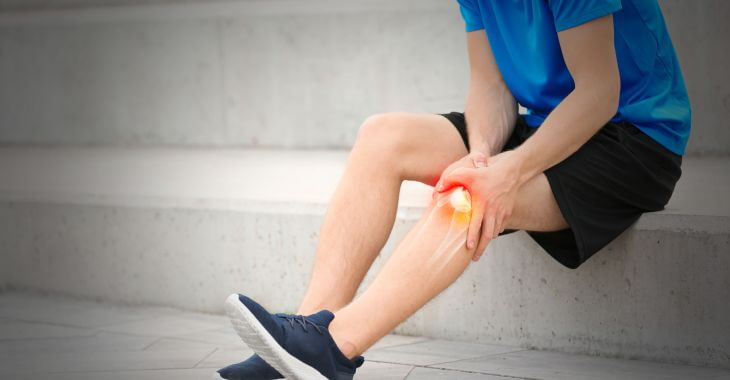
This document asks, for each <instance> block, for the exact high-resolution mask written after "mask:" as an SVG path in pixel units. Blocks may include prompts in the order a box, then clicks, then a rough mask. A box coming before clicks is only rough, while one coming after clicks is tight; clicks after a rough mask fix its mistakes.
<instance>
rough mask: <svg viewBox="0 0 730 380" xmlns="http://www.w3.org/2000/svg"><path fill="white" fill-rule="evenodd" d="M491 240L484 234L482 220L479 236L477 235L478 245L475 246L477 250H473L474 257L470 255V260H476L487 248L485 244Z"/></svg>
mask: <svg viewBox="0 0 730 380" xmlns="http://www.w3.org/2000/svg"><path fill="white" fill-rule="evenodd" d="M490 241H491V240H490V239H489V238H488V237H487V236H486V235H484V222H482V229H481V236H480V237H479V246H477V250H476V251H474V257H472V260H474V261H478V260H479V259H480V258H481V257H482V255H483V254H484V250H485V249H486V248H487V244H489V242H490Z"/></svg>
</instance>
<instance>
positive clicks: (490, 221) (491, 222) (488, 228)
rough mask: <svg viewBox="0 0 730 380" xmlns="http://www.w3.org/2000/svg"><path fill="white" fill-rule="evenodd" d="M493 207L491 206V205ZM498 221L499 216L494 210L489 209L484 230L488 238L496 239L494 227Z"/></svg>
mask: <svg viewBox="0 0 730 380" xmlns="http://www.w3.org/2000/svg"><path fill="white" fill-rule="evenodd" d="M490 208H491V207H490ZM496 222H497V216H496V215H495V212H494V210H489V211H487V214H486V215H485V217H484V232H483V235H484V236H485V237H486V238H487V239H490V240H491V239H494V229H495V228H496V227H497V226H496Z"/></svg>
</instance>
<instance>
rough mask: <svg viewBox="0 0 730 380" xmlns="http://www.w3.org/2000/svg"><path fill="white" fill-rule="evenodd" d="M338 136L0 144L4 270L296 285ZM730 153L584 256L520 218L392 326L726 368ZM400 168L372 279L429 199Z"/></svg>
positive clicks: (127, 285) (259, 291)
mask: <svg viewBox="0 0 730 380" xmlns="http://www.w3.org/2000/svg"><path fill="white" fill-rule="evenodd" d="M345 158H346V153H345V152H344V151H293V150H288V151H267V150H210V149H208V150H203V149H197V150H190V149H187V150H186V149H171V148H165V149H163V148H154V149H152V148H28V147H17V148H4V149H0V173H3V174H4V175H3V178H4V180H3V181H2V183H0V255H1V256H0V259H1V261H0V262H2V263H3V265H2V266H0V271H1V272H0V276H1V277H0V278H1V279H3V280H4V283H5V285H7V286H8V287H12V288H26V289H35V290H42V291H49V292H58V293H64V294H71V295H76V296H85V297H92V298H98V299H103V300H110V301H118V302H125V303H131V304H154V305H165V306H174V307H180V308H184V309H188V310H196V311H208V312H220V311H221V301H222V300H223V299H224V297H225V296H226V295H227V294H229V293H230V292H233V291H240V292H245V293H247V294H250V295H251V296H253V297H255V298H256V299H260V300H262V301H263V303H264V304H265V305H267V306H268V307H270V308H273V309H277V310H289V311H292V310H294V309H295V308H296V305H297V302H298V300H299V298H300V297H301V296H302V293H303V291H304V286H305V284H306V280H307V278H308V273H309V270H310V267H311V263H312V260H313V254H314V248H315V244H316V241H317V238H318V230H319V224H320V222H321V218H322V215H323V212H324V210H325V204H326V202H327V199H328V197H329V195H330V194H331V192H332V190H333V188H334V186H335V184H336V181H337V179H338V177H339V175H340V173H341V171H342V168H343V163H344V160H345ZM729 165H730V159H729V158H702V159H699V158H688V159H686V160H685V163H684V166H683V168H684V173H685V174H684V176H683V177H682V179H681V180H680V182H679V184H678V186H677V191H676V194H675V196H674V197H673V199H672V201H671V202H670V204H669V205H668V207H667V209H666V210H665V211H662V212H659V213H652V214H647V215H645V216H643V217H642V218H641V219H640V220H639V222H637V223H636V225H635V226H633V227H632V228H631V229H630V230H629V231H627V232H626V233H625V234H623V235H622V236H621V237H619V238H618V239H617V240H616V241H615V242H613V243H612V244H610V245H609V246H608V247H606V248H605V249H604V250H603V251H602V252H600V253H598V254H597V255H596V256H595V257H594V258H592V259H591V260H589V261H588V262H587V263H585V264H584V266H582V267H581V268H579V269H578V270H569V269H565V268H563V267H561V266H560V265H559V264H557V263H556V262H554V261H553V260H552V259H551V258H549V256H548V255H547V254H546V253H545V252H543V251H542V250H541V249H540V248H539V247H538V246H537V245H536V244H535V243H534V242H532V241H531V240H530V238H529V237H528V236H527V235H525V234H524V233H517V234H513V235H510V236H505V237H501V238H499V239H498V240H497V241H495V242H494V243H493V244H492V245H490V247H489V248H488V252H487V253H486V256H485V258H484V259H483V260H482V261H480V262H478V263H476V264H473V265H471V266H470V268H469V269H468V270H467V272H466V273H465V274H464V275H463V276H462V277H461V278H460V279H459V280H458V281H457V282H456V283H455V284H454V285H453V286H452V287H451V288H449V289H448V290H447V291H446V292H445V293H444V294H443V295H441V296H440V297H438V298H437V299H436V300H434V301H433V302H431V303H430V304H429V305H427V306H426V307H425V308H424V309H423V310H421V311H420V312H419V313H417V314H416V315H415V316H414V317H413V318H411V319H410V320H408V321H407V322H406V323H404V324H403V325H401V326H400V327H399V328H398V330H397V331H398V332H399V333H403V334H413V335H424V336H429V337H436V338H448V339H459V340H472V341H481V342H487V343H500V344H508V345H519V346H524V347H531V348H539V349H550V350H559V351H566V352H574V353H588V354H596V355H604V356H612V357H622V358H644V359H650V360H660V361H671V362H682V363H691V364H703V365H715V366H725V367H728V363H730V306H728V303H727V302H726V300H727V299H730V276H728V273H730V255H728V253H730V206H729V205H728V203H727V202H722V201H719V202H718V201H717V200H722V199H723V198H724V197H725V196H726V194H728V192H729V191H730V175H729V174H728V173H729V171H728V170H727V169H728V167H729ZM429 196H430V188H429V187H427V186H424V185H420V184H417V183H406V184H405V185H404V186H403V189H402V192H401V202H400V208H399V211H398V219H397V222H396V228H395V231H394V233H393V235H392V236H391V239H390V241H389V243H388V245H387V247H386V248H385V249H384V252H383V254H382V255H381V257H379V258H378V259H377V260H376V263H375V267H374V268H373V270H372V271H371V273H370V275H369V276H368V278H367V280H366V284H367V283H368V282H369V281H370V279H371V278H372V275H373V274H374V273H377V270H378V267H379V266H380V265H381V264H382V262H383V261H384V260H385V258H386V257H387V256H388V255H389V253H390V251H391V250H392V248H393V246H394V245H395V244H396V243H397V242H398V241H399V240H400V239H401V238H402V237H403V235H404V233H405V232H406V231H407V230H408V228H409V227H410V226H412V225H413V223H414V222H415V220H416V219H417V218H418V217H419V215H420V213H421V212H422V210H423V206H424V205H425V204H426V203H427V202H428V199H429Z"/></svg>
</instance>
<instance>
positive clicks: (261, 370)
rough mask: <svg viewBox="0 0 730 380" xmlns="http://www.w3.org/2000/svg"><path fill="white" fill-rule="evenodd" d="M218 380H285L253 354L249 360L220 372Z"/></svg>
mask: <svg viewBox="0 0 730 380" xmlns="http://www.w3.org/2000/svg"><path fill="white" fill-rule="evenodd" d="M216 378H218V379H226V380H274V379H283V378H284V376H282V375H281V374H280V373H279V371H277V370H275V369H274V367H272V366H270V365H269V363H267V362H265V361H264V359H261V357H260V356H258V355H256V354H253V355H251V357H249V358H248V359H246V360H244V361H242V362H240V363H236V364H231V365H229V366H228V367H224V368H221V369H219V370H218V375H217V376H216Z"/></svg>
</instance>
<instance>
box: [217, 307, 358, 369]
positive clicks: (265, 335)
mask: <svg viewBox="0 0 730 380" xmlns="http://www.w3.org/2000/svg"><path fill="white" fill-rule="evenodd" d="M225 309H226V313H227V314H228V316H229V317H230V318H231V324H232V325H233V328H234V329H235V330H236V332H237V333H238V335H239V336H240V337H241V339H243V341H244V342H246V344H247V345H248V346H249V347H250V348H251V349H253V350H254V351H255V352H256V353H257V354H259V355H260V356H261V358H263V359H264V360H265V361H266V362H267V363H269V364H271V366H272V367H274V368H275V369H276V370H277V371H279V373H281V374H282V375H284V377H285V378H287V379H290V380H292V379H295V380H315V379H330V380H352V377H353V376H354V375H355V371H356V370H357V368H358V367H360V366H361V365H362V363H363V361H364V359H363V357H362V356H358V357H357V358H355V359H353V360H350V359H348V358H347V357H346V356H345V355H344V354H343V353H342V351H340V349H339V348H338V347H337V345H336V344H335V341H334V340H333V339H332V335H330V333H329V330H328V327H329V325H330V322H332V320H333V319H334V318H335V315H334V314H332V312H330V311H328V310H322V311H320V312H318V313H315V314H312V315H308V316H303V315H291V314H270V313H269V312H267V311H266V310H265V309H264V308H263V307H261V305H259V304H257V303H256V302H254V301H253V300H252V299H250V298H248V297H246V296H243V295H238V294H232V295H231V296H229V297H228V299H227V300H226V303H225Z"/></svg>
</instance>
